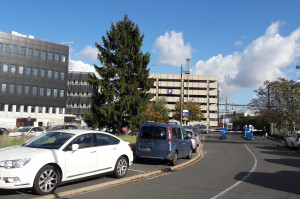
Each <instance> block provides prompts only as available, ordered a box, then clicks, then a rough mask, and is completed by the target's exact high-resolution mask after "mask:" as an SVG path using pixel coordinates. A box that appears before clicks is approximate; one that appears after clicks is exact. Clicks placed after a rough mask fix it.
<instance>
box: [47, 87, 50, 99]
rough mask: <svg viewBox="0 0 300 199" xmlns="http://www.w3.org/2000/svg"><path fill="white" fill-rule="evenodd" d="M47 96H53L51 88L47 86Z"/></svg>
mask: <svg viewBox="0 0 300 199" xmlns="http://www.w3.org/2000/svg"><path fill="white" fill-rule="evenodd" d="M47 96H48V97H49V96H51V88H47Z"/></svg>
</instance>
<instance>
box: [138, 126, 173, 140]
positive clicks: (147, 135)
mask: <svg viewBox="0 0 300 199" xmlns="http://www.w3.org/2000/svg"><path fill="white" fill-rule="evenodd" d="M166 137H167V130H166V128H164V127H156V126H143V127H142V128H141V133H140V138H143V139H157V140H164V139H166Z"/></svg>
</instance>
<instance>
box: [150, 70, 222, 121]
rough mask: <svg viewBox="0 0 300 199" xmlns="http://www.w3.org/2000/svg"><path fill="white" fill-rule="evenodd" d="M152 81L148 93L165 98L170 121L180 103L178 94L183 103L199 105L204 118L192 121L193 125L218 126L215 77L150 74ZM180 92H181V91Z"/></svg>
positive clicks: (217, 99) (217, 98)
mask: <svg viewBox="0 0 300 199" xmlns="http://www.w3.org/2000/svg"><path fill="white" fill-rule="evenodd" d="M150 78H152V79H154V80H155V82H154V85H153V88H151V90H150V93H152V94H154V95H155V97H154V98H153V99H152V100H151V101H154V100H155V99H156V98H157V97H165V98H166V100H167V103H168V104H167V106H168V108H169V109H170V110H171V113H170V115H169V118H170V119H172V117H173V114H174V111H175V104H176V102H177V101H180V94H182V97H183V99H184V102H187V101H193V102H196V103H198V104H200V105H201V111H202V112H203V114H204V118H202V120H201V121H194V122H192V123H193V124H204V125H207V126H213V127H214V126H218V103H219V92H218V91H219V86H218V83H217V76H215V75H183V76H182V80H181V75H177V74H150ZM181 90H182V91H181Z"/></svg>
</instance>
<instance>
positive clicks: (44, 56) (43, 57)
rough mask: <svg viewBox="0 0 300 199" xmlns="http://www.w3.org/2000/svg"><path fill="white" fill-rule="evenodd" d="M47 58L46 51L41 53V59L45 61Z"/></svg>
mask: <svg viewBox="0 0 300 199" xmlns="http://www.w3.org/2000/svg"><path fill="white" fill-rule="evenodd" d="M46 56H47V52H46V51H42V59H46Z"/></svg>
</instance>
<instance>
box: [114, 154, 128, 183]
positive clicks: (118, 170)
mask: <svg viewBox="0 0 300 199" xmlns="http://www.w3.org/2000/svg"><path fill="white" fill-rule="evenodd" d="M127 170H128V161H127V159H126V157H124V156H121V157H119V159H118V160H117V162H116V165H115V170H114V176H115V177H117V178H122V177H124V176H125V175H126V173H127Z"/></svg>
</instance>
